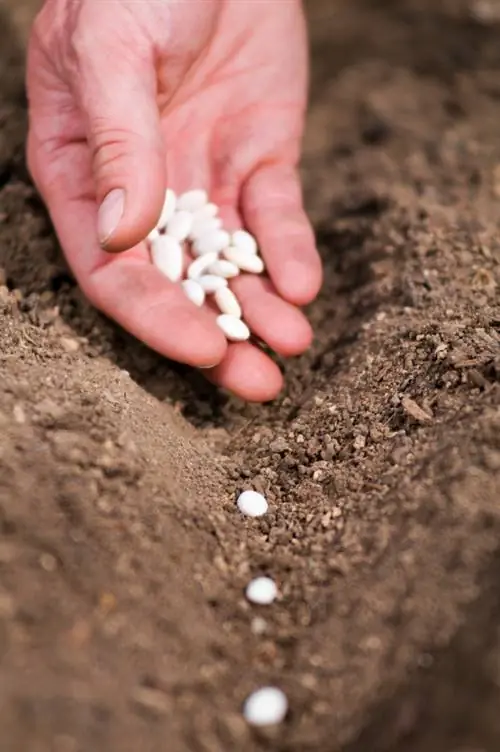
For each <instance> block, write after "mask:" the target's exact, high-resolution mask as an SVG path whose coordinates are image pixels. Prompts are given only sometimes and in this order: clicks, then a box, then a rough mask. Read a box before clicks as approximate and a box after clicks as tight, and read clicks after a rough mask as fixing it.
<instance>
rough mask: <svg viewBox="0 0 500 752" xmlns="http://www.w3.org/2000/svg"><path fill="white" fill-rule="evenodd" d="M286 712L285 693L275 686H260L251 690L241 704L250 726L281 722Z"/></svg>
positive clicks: (270, 724)
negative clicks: (253, 690)
mask: <svg viewBox="0 0 500 752" xmlns="http://www.w3.org/2000/svg"><path fill="white" fill-rule="evenodd" d="M287 712H288V700H287V699H286V695H285V694H284V693H283V692H282V691H281V689H278V688H277V687H262V689H258V690H257V691H256V692H253V693H252V694H251V695H250V696H249V697H248V698H247V699H246V700H245V704H244V705H243V715H244V717H245V720H247V721H248V723H250V724H251V725H252V726H272V725H274V724H276V723H281V721H283V720H284V718H285V716H286V714H287Z"/></svg>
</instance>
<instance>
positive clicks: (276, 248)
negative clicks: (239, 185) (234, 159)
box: [242, 164, 322, 305]
mask: <svg viewBox="0 0 500 752" xmlns="http://www.w3.org/2000/svg"><path fill="white" fill-rule="evenodd" d="M242 213H243V218H244V220H245V224H246V226H247V227H248V229H249V230H250V231H251V232H252V233H253V234H254V235H255V236H256V238H257V240H258V242H259V245H260V247H261V250H262V255H263V257H264V259H265V262H266V266H267V269H268V272H269V275H270V277H271V279H272V281H273V283H274V285H275V287H276V289H277V291H278V292H279V294H280V295H282V296H283V298H285V299H286V300H288V301H289V302H290V303H293V304H294V305H306V304H307V303H310V302H311V301H312V300H313V299H314V298H315V297H316V295H317V294H318V292H319V289H320V287H321V281H322V273H321V261H320V258H319V254H318V252H317V250H316V243H315V239H314V234H313V231H312V228H311V225H310V223H309V220H308V219H307V216H306V214H305V212H304V208H303V205H302V196H301V189H300V183H299V178H298V175H297V172H296V170H294V169H293V168H292V167H289V166H287V165H279V164H276V165H266V166H264V167H261V168H260V169H259V170H257V171H256V172H255V173H253V175H251V176H250V177H249V178H248V180H247V182H246V183H245V185H244V186H243V191H242Z"/></svg>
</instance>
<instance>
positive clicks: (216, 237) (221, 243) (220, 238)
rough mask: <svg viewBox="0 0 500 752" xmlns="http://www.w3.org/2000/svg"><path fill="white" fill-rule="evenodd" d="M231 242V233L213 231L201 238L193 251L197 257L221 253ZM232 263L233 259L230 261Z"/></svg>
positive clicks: (194, 245)
mask: <svg viewBox="0 0 500 752" xmlns="http://www.w3.org/2000/svg"><path fill="white" fill-rule="evenodd" d="M229 242H230V238H229V233H228V232H226V231H225V230H211V231H210V232H207V234H206V235H200V237H199V238H198V239H197V240H196V241H195V243H194V244H193V250H194V252H195V253H196V255H197V256H203V255H205V254H206V253H220V252H221V251H223V250H225V249H226V248H227V247H228V245H229ZM229 260H230V261H231V259H229Z"/></svg>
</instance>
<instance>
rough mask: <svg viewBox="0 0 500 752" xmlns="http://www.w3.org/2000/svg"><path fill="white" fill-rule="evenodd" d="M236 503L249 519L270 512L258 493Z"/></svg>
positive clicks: (248, 492) (244, 493) (247, 494)
mask: <svg viewBox="0 0 500 752" xmlns="http://www.w3.org/2000/svg"><path fill="white" fill-rule="evenodd" d="M219 318H221V317H220V316H219ZM236 503H237V505H238V509H239V510H240V512H241V513H242V514H246V515H247V517H260V516H261V515H263V514H265V513H266V512H267V510H268V503H267V501H266V498H265V496H262V494H260V493H258V491H243V493H241V494H240V495H239V496H238V501H237V502H236Z"/></svg>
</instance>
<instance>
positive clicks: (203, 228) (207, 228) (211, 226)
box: [189, 217, 222, 252]
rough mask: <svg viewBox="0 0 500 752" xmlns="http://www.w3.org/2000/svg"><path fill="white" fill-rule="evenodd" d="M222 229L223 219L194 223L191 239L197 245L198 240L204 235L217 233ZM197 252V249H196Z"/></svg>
mask: <svg viewBox="0 0 500 752" xmlns="http://www.w3.org/2000/svg"><path fill="white" fill-rule="evenodd" d="M220 229H222V219H220V218H219V217H212V218H211V219H204V220H203V221H201V222H193V226H192V228H191V232H190V233H189V238H190V240H192V241H193V242H194V243H196V241H197V240H199V239H200V238H201V237H203V236H204V235H208V234H209V233H212V232H216V231H217V230H220ZM195 252H196V248H195Z"/></svg>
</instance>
